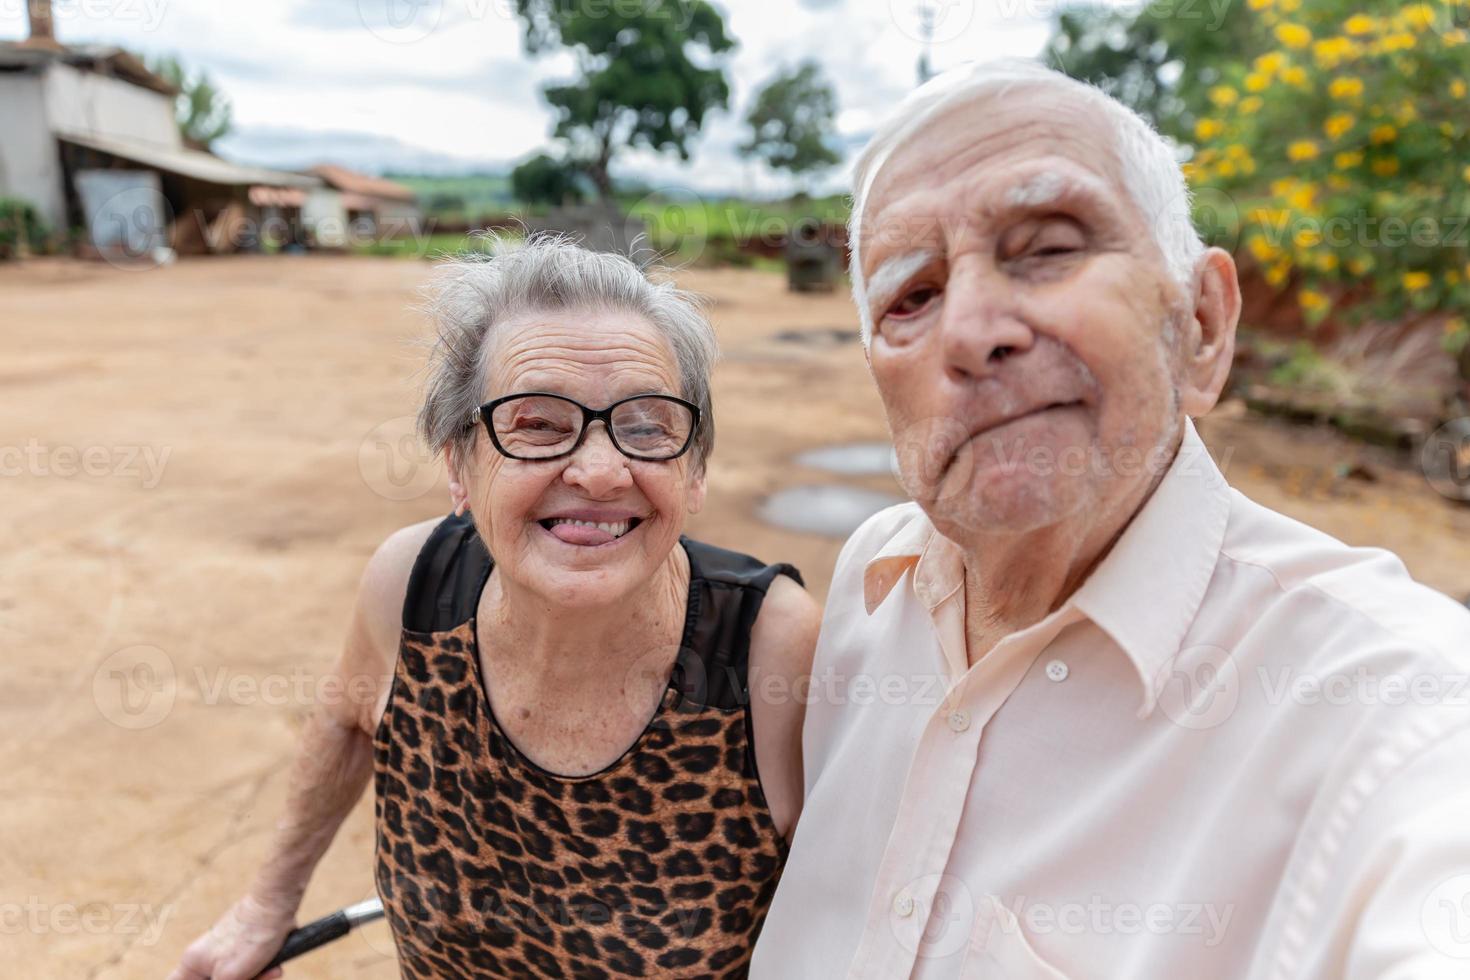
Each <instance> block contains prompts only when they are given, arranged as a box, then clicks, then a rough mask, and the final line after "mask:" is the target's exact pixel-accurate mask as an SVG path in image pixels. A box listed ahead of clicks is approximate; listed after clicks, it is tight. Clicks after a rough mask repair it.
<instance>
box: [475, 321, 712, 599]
mask: <svg viewBox="0 0 1470 980" xmlns="http://www.w3.org/2000/svg"><path fill="white" fill-rule="evenodd" d="M489 357H490V359H491V360H490V367H489V371H488V372H487V374H488V385H487V387H486V390H485V392H484V400H485V401H490V400H491V399H494V398H499V397H501V396H503V395H510V394H516V393H518V392H531V391H538V392H549V393H551V394H557V395H564V396H566V397H568V398H572V399H575V400H576V401H579V402H581V403H582V404H584V405H586V406H588V407H589V408H593V409H601V408H606V407H607V406H609V405H611V404H612V403H613V402H615V401H617V400H619V399H621V398H627V397H629V396H631V395H640V394H665V395H675V396H680V397H682V395H683V392H682V391H681V390H680V385H679V375H678V369H677V367H676V365H675V362H674V355H673V352H672V351H671V350H670V348H669V345H668V343H667V342H666V341H665V340H664V338H663V336H662V335H661V334H660V333H659V332H658V330H657V329H656V328H655V327H654V326H653V325H652V324H650V323H648V322H647V321H646V320H643V319H642V318H641V317H638V316H636V315H633V314H628V313H621V312H607V311H588V312H557V313H539V314H533V315H527V316H524V317H521V318H518V319H516V320H513V321H510V322H507V323H504V324H501V325H500V326H499V327H498V328H497V329H496V332H495V334H494V336H493V339H492V341H491V350H490V352H489ZM518 424H525V425H536V424H544V423H538V422H537V420H535V419H529V418H528V419H521V420H520V421H519V423H518ZM694 459H695V456H694V451H693V450H692V449H691V450H690V451H689V452H686V453H685V454H684V455H683V456H680V457H678V458H677V459H674V460H670V461H667V462H643V461H639V460H633V459H628V458H627V457H626V456H624V455H623V454H622V453H620V452H618V450H617V449H615V448H614V447H613V444H612V442H611V440H610V439H609V438H608V434H607V430H606V427H605V426H604V424H603V423H602V422H593V423H592V424H591V426H590V427H589V428H588V430H587V436H586V438H585V439H584V440H583V442H582V444H581V446H579V447H578V448H577V450H576V452H574V453H572V454H571V455H569V456H563V457H562V458H560V459H553V460H544V461H530V462H528V461H522V460H515V459H508V458H506V457H504V456H502V455H501V454H500V453H499V452H498V451H497V450H496V449H495V447H494V445H493V444H492V443H491V441H490V438H489V435H488V434H487V433H486V431H485V428H484V426H483V425H481V426H480V427H479V428H478V429H477V432H476V435H475V444H474V451H473V454H472V455H471V457H470V459H469V461H468V466H466V467H465V468H463V469H462V470H461V472H460V475H461V478H462V480H463V482H464V483H465V484H466V491H467V493H468V494H469V505H470V511H471V513H472V514H473V515H474V518H475V522H476V526H477V527H478V528H479V531H480V533H481V535H483V536H484V538H485V540H486V542H487V543H488V544H489V547H490V553H491V554H492V555H494V556H495V562H496V565H497V566H498V567H499V568H500V570H501V574H502V575H503V576H505V577H506V578H508V579H509V580H511V581H513V582H515V583H516V584H517V585H519V586H521V587H524V588H528V589H530V590H531V591H533V592H535V593H537V594H538V595H541V596H544V597H545V598H546V599H547V600H549V601H551V602H554V603H556V604H558V605H563V606H565V605H584V606H596V605H606V604H610V603H614V602H617V601H620V600H623V599H626V598H628V597H630V596H632V595H634V594H635V593H636V592H637V591H638V590H639V587H640V586H644V585H646V584H647V583H648V582H649V581H651V580H652V579H653V576H654V573H655V572H656V571H657V570H658V568H659V567H660V566H661V565H662V564H663V563H664V562H666V561H667V560H669V557H670V553H671V552H672V550H673V548H674V547H675V545H676V544H677V543H678V540H679V534H680V532H681V531H682V530H683V528H684V521H685V518H686V516H687V515H689V514H692V513H695V512H697V511H698V510H699V508H700V506H701V505H702V504H703V501H704V476H703V474H702V473H699V472H697V467H696V466H695V462H694ZM596 525H601V526H596Z"/></svg>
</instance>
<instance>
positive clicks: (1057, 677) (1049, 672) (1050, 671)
mask: <svg viewBox="0 0 1470 980" xmlns="http://www.w3.org/2000/svg"><path fill="white" fill-rule="evenodd" d="M1068 673H1069V671H1068V670H1067V665H1066V664H1064V663H1062V662H1061V661H1060V660H1053V661H1052V662H1051V663H1049V664H1047V665H1046V676H1047V677H1049V678H1051V679H1052V680H1054V681H1057V682H1058V683H1060V682H1062V681H1064V680H1066V679H1067V674H1068Z"/></svg>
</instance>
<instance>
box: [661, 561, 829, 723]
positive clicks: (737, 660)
mask: <svg viewBox="0 0 1470 980" xmlns="http://www.w3.org/2000/svg"><path fill="white" fill-rule="evenodd" d="M679 540H680V542H681V543H682V544H683V545H684V549H685V550H686V551H687V552H688V553H689V566H690V567H689V575H690V607H689V618H688V622H687V623H686V624H685V631H684V643H683V647H684V649H683V651H681V656H680V658H679V659H680V668H681V669H682V670H683V672H684V676H683V678H682V679H681V680H680V682H679V684H678V686H679V688H680V690H681V691H682V692H683V693H684V695H685V696H686V697H687V698H690V699H691V700H693V701H694V702H696V703H698V704H702V705H708V706H711V707H719V708H735V707H740V706H743V705H744V704H745V703H746V702H747V701H748V700H749V698H748V693H747V691H748V689H747V682H746V671H747V667H748V665H749V660H750V631H751V628H752V627H754V626H755V620H756V617H757V616H759V615H760V611H761V603H762V602H764V601H765V598H766V591H767V590H768V589H769V588H770V587H771V583H772V582H774V581H775V580H776V576H777V575H788V576H790V577H791V578H793V579H795V580H796V582H797V584H799V585H805V584H806V583H805V582H803V581H802V578H801V572H799V571H797V570H796V568H795V567H794V566H792V565H787V564H776V565H767V564H765V563H764V562H762V561H760V560H759V559H757V558H752V557H751V556H750V555H743V554H741V553H739V552H738V551H730V550H728V549H726V548H718V547H715V546H714V545H711V544H705V543H704V542H702V541H692V540H690V539H689V538H683V537H681V538H680V539H679Z"/></svg>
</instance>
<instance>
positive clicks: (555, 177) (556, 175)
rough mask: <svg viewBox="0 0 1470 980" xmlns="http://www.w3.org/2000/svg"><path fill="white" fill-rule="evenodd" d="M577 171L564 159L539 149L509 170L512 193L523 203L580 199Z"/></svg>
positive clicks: (561, 202)
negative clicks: (536, 152) (541, 151)
mask: <svg viewBox="0 0 1470 980" xmlns="http://www.w3.org/2000/svg"><path fill="white" fill-rule="evenodd" d="M577 177H578V172H577V170H576V168H574V167H571V166H569V165H568V164H567V163H566V162H565V161H563V160H558V159H556V158H555V157H553V156H550V155H549V154H546V153H538V154H536V155H535V156H533V157H531V158H530V159H529V160H526V161H525V162H524V163H522V164H520V165H519V166H517V167H516V168H515V169H514V170H512V171H511V172H510V187H511V193H513V194H514V195H515V198H516V200H518V201H520V202H522V203H523V204H547V205H551V206H553V207H554V206H556V205H558V204H563V203H566V202H568V201H580V200H581V199H582V191H581V188H580V187H578V184H577Z"/></svg>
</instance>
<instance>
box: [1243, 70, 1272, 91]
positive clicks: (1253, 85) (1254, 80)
mask: <svg viewBox="0 0 1470 980" xmlns="http://www.w3.org/2000/svg"><path fill="white" fill-rule="evenodd" d="M1270 84H1271V79H1270V78H1269V77H1267V76H1266V75H1263V74H1261V73H1260V72H1258V71H1253V72H1251V73H1250V74H1249V75H1247V76H1245V90H1246V91H1247V92H1263V91H1265V90H1266V88H1267V86H1269V85H1270Z"/></svg>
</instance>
